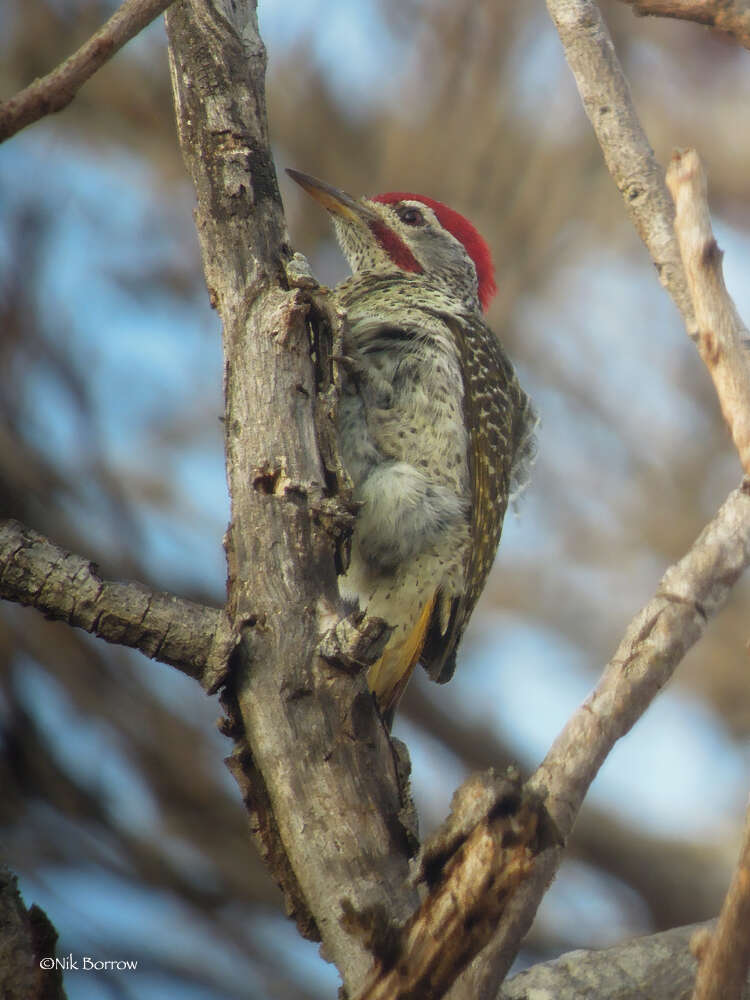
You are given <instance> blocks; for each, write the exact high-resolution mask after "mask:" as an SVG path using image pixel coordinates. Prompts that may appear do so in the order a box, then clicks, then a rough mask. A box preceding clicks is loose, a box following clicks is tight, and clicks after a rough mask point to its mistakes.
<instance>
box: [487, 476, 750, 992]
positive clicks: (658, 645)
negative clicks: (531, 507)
mask: <svg viewBox="0 0 750 1000" xmlns="http://www.w3.org/2000/svg"><path fill="white" fill-rule="evenodd" d="M748 563H750V481H748V480H745V481H744V482H743V484H742V486H741V487H740V488H739V489H737V490H734V491H733V492H732V493H730V495H729V497H728V498H727V500H726V501H725V502H724V504H723V505H722V507H721V508H720V509H719V511H718V513H717V514H716V516H715V517H714V519H713V520H712V521H711V522H710V523H709V524H708V525H707V526H706V527H705V528H704V530H703V531H702V532H701V534H700V536H699V537H698V539H697V540H696V542H695V543H694V545H693V547H692V548H691V549H690V551H689V552H688V553H687V554H686V555H685V556H684V557H683V558H682V559H681V560H680V561H679V562H678V563H676V564H675V565H673V566H671V567H670V568H669V569H668V570H667V572H666V573H665V574H664V577H663V578H662V580H661V583H660V584H659V587H658V589H657V591H656V594H655V595H654V597H653V598H652V600H651V601H650V602H649V603H648V604H647V605H646V606H645V607H644V608H643V609H642V610H641V611H640V612H639V614H638V615H636V617H635V618H634V619H633V621H632V622H631V623H630V625H629V626H628V629H627V631H626V633H625V635H624V637H623V639H622V641H621V643H620V645H619V647H618V649H617V651H616V652H615V655H614V656H613V658H612V659H611V660H610V661H609V663H608V664H607V666H606V667H605V669H604V672H603V674H602V676H601V679H600V680H599V683H598V684H597V686H596V688H595V689H594V691H593V692H592V693H591V695H589V697H588V698H587V699H586V701H585V702H584V703H583V704H582V705H581V707H580V708H579V709H578V710H577V711H576V712H575V714H574V715H573V716H572V717H571V719H570V720H569V721H568V723H567V725H566V726H565V728H564V729H563V730H562V732H561V733H560V735H559V736H558V737H557V739H556V740H555V742H554V743H553V745H552V747H551V748H550V750H549V752H548V754H547V756H546V757H545V759H544V761H543V762H542V764H541V765H540V766H539V768H538V769H537V771H536V772H535V774H534V775H532V777H531V778H530V779H529V781H528V783H527V788H528V789H529V790H530V791H531V792H532V793H534V794H536V795H538V796H540V797H541V800H542V801H543V803H544V805H545V806H546V808H547V810H548V812H549V815H550V817H551V819H552V821H553V823H554V824H555V826H556V828H557V830H558V831H559V833H560V835H561V837H562V838H563V839H567V837H568V835H569V834H570V832H571V830H572V828H573V823H574V822H575V818H576V816H577V814H578V810H579V809H580V806H581V803H582V802H583V798H584V796H585V794H586V792H587V791H588V789H589V787H590V785H591V782H592V781H593V780H594V778H595V777H596V774H597V772H598V770H599V768H600V766H601V765H602V763H603V762H604V760H605V759H606V757H607V755H608V753H609V752H610V750H611V749H612V747H613V746H614V745H615V743H616V742H617V740H619V739H620V738H621V737H622V736H624V735H625V734H626V733H627V732H628V731H629V730H630V729H631V727H632V726H633V725H634V724H635V723H636V722H637V721H638V719H639V718H640V717H641V715H643V713H644V712H645V711H646V709H647V708H648V706H649V705H650V704H651V702H652V701H653V699H654V698H655V697H656V695H657V694H658V693H659V691H660V690H661V689H662V688H663V687H664V685H665V684H666V683H667V681H668V680H669V678H670V677H671V676H672V674H673V673H674V671H675V669H676V667H677V665H678V664H679V662H680V661H681V659H682V658H683V656H684V655H685V654H686V653H687V651H688V650H689V649H690V648H691V646H693V645H694V644H695V643H696V642H697V641H698V639H699V638H700V637H701V635H702V634H703V632H704V630H705V628H706V625H707V623H708V621H709V619H710V618H712V617H713V616H714V615H715V614H716V613H717V611H718V610H719V609H720V608H721V607H722V606H723V604H724V603H725V602H726V599H727V597H728V595H729V593H730V591H731V588H732V586H733V585H734V583H735V582H736V580H737V579H738V578H739V576H740V575H741V573H742V572H743V571H744V569H745V568H746V567H747V565H748ZM562 854H563V852H562V848H561V847H553V848H551V849H549V850H548V851H546V852H544V853H543V854H542V855H541V856H540V857H539V859H538V860H537V863H536V865H535V867H534V870H533V872H532V874H531V877H530V879H529V880H528V881H527V882H526V883H524V884H523V885H522V886H521V888H520V889H519V891H518V892H517V893H516V895H515V897H513V899H512V900H511V903H510V906H509V907H508V909H507V911H506V912H505V914H504V915H503V917H502V919H501V921H500V924H499V927H498V933H497V936H496V937H495V940H494V941H493V944H492V953H491V954H489V955H488V956H487V957H486V959H483V960H480V963H479V965H478V968H477V969H475V970H472V971H473V975H474V977H475V981H476V982H477V986H476V987H475V989H474V991H473V995H474V996H477V997H494V996H496V995H497V990H498V987H499V984H500V983H501V982H502V980H503V978H504V976H505V975H506V974H507V971H508V969H509V968H510V965H511V964H512V962H513V960H514V958H515V956H516V954H517V952H518V948H519V946H520V943H521V941H522V939H523V937H524V935H525V934H526V932H527V931H528V929H529V927H530V926H531V922H532V920H533V918H534V915H535V913H536V910H537V907H538V906H539V903H540V901H541V899H542V896H543V895H544V892H545V890H546V888H547V886H548V885H549V883H550V881H551V880H552V878H553V877H554V875H555V872H556V871H557V869H558V867H559V865H560V862H561V861H562Z"/></svg>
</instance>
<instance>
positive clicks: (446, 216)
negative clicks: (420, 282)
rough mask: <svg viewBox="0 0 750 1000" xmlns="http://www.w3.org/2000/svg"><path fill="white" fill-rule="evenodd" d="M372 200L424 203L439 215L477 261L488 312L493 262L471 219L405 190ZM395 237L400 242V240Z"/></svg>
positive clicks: (482, 298)
mask: <svg viewBox="0 0 750 1000" xmlns="http://www.w3.org/2000/svg"><path fill="white" fill-rule="evenodd" d="M372 200H373V201H379V202H381V203H382V204H384V205H393V204H395V203H396V202H398V201H421V202H422V204H423V205H427V206H428V208H431V209H432V211H433V212H434V213H435V215H436V216H437V219H438V222H439V223H440V225H441V226H442V227H443V228H444V229H447V230H448V232H449V233H452V234H453V236H455V237H456V239H457V240H458V241H459V242H460V243H463V245H464V247H465V249H466V252H467V253H468V255H469V256H470V257H471V259H472V260H473V261H474V267H475V268H476V269H477V285H478V292H479V301H480V303H481V305H482V309H484V311H485V312H486V311H487V309H488V308H489V304H490V302H491V301H492V297H493V296H494V294H495V292H496V291H497V285H496V284H495V266H494V264H493V263H492V254H491V253H490V248H489V247H488V246H487V244H486V242H485V241H484V240H483V239H482V237H481V236H480V235H479V233H478V232H477V231H476V229H475V228H474V226H472V224H471V223H470V222H469V220H468V219H465V218H464V217H463V215H460V214H459V213H458V212H455V211H454V210H453V209H452V208H448V206H447V205H444V204H443V203H442V202H441V201H435V199H434V198H427V197H426V196H425V195H423V194H409V193H408V192H406V191H389V192H388V193H387V194H379V195H376V196H375V197H374V198H373V199H372ZM376 235H377V234H376ZM396 238H397V239H398V237H396ZM399 242H401V241H399ZM386 249H387V248H386ZM407 250H408V248H407ZM394 259H395V258H394ZM397 263H398V262H397ZM420 270H421V268H420Z"/></svg>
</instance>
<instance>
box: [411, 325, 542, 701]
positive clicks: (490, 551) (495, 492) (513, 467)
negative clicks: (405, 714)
mask: <svg viewBox="0 0 750 1000" xmlns="http://www.w3.org/2000/svg"><path fill="white" fill-rule="evenodd" d="M446 321H448V322H450V324H451V327H452V330H453V333H454V336H455V337H456V340H457V342H458V343H459V344H460V345H461V351H462V356H463V357H462V360H463V370H464V373H465V374H464V412H465V415H466V425H467V428H468V429H469V442H468V462H469V478H470V483H471V493H472V505H471V539H472V543H471V547H470V550H469V552H468V556H467V561H466V573H465V581H466V586H465V589H464V592H463V593H462V594H461V595H460V596H459V597H455V598H453V599H450V600H447V599H446V597H445V595H443V596H442V598H441V596H438V600H437V602H436V605H435V611H434V612H433V616H432V619H431V621H430V624H429V626H428V630H427V636H426V638H425V644H424V647H423V651H422V663H423V665H424V667H425V669H426V670H427V672H428V673H429V674H430V676H431V677H432V678H433V680H436V681H438V682H439V683H441V684H443V683H445V682H446V681H449V680H450V679H451V677H452V676H453V671H454V670H455V667H456V650H457V648H458V644H459V641H460V639H461V635H462V633H463V630H464V628H465V627H466V625H467V623H468V621H469V618H470V617H471V613H472V611H473V610H474V606H475V604H476V602H477V600H478V599H479V595H480V594H481V592H482V589H483V588H484V584H485V581H486V579H487V575H488V574H489V571H490V569H491V568H492V563H493V562H494V559H495V553H496V552H497V546H498V543H499V541H500V532H501V531H502V526H503V519H504V517H505V510H506V507H507V505H508V500H509V498H510V496H511V493H512V491H515V492H517V491H518V489H517V486H516V484H518V485H519V487H520V486H521V485H522V484H523V482H525V479H527V478H528V470H529V467H530V465H531V462H532V460H533V455H534V453H535V443H534V428H535V426H536V423H537V418H536V413H535V411H534V408H533V406H532V404H531V402H530V400H529V398H528V396H527V395H526V393H525V392H524V391H523V389H522V388H521V386H520V384H519V382H518V379H517V377H516V373H515V371H514V369H513V366H512V364H511V362H510V360H509V359H508V357H507V355H506V354H505V351H504V350H503V349H502V347H501V346H500V342H499V341H498V339H497V337H496V336H495V334H494V333H493V332H492V331H491V330H490V329H489V327H488V326H486V324H485V323H484V322H483V321H482V320H481V319H480V318H479V317H467V319H466V321H464V320H463V319H462V322H461V323H458V322H457V321H456V320H455V319H453V318H451V319H448V318H447V317H446Z"/></svg>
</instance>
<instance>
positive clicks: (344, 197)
mask: <svg viewBox="0 0 750 1000" xmlns="http://www.w3.org/2000/svg"><path fill="white" fill-rule="evenodd" d="M286 172H287V173H288V174H289V176H290V177H291V178H292V180H293V181H296V182H297V184H299V186H300V187H301V188H303V189H304V190H305V191H307V193H308V194H309V195H310V196H311V197H312V198H314V199H315V200H316V201H318V202H320V204H321V205H322V206H323V207H324V208H326V209H328V211H329V212H332V213H333V214H334V215H340V216H341V217H342V218H343V219H348V220H349V221H350V222H361V221H362V220H367V219H369V218H373V213H372V212H371V211H370V209H369V208H367V207H366V206H365V205H363V204H362V202H361V201H357V199H356V198H352V196H351V195H349V194H347V193H346V191H340V190H339V189H338V188H335V187H331V185H330V184H326V182H325V181H320V180H318V178H317V177H312V176H311V175H310V174H303V173H302V172H301V171H300V170H292V169H291V168H290V167H287V169H286Z"/></svg>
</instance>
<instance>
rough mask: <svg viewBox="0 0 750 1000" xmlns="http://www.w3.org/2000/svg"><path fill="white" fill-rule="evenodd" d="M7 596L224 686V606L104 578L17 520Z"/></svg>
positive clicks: (229, 641) (1, 558) (4, 583)
mask: <svg viewBox="0 0 750 1000" xmlns="http://www.w3.org/2000/svg"><path fill="white" fill-rule="evenodd" d="M0 597H2V598H4V599H5V600H7V601H15V602H16V603H17V604H25V605H30V606H31V607H34V608H36V609H37V610H39V611H41V612H42V614H44V615H46V617H47V618H51V619H53V620H55V621H62V622H66V623H67V624H68V625H74V626H76V627H77V628H82V629H84V630H85V631H86V632H90V633H91V634H92V635H95V636H98V637H99V638H100V639H104V640H105V641H106V642H112V643H116V644H118V645H120V646H131V647H132V648H133V649H139V650H140V651H141V652H142V653H145V654H146V656H150V657H151V658H152V659H155V660H160V661H161V662H162V663H168V664H170V665H171V666H173V667H177V668H178V670H181V671H182V672H183V673H186V674H188V675H189V676H190V677H194V678H195V679H196V680H198V681H200V683H201V684H202V685H203V687H204V688H205V689H206V690H207V691H209V692H212V691H215V690H216V689H217V688H218V687H219V686H220V685H221V684H222V682H223V680H224V677H225V676H226V671H227V660H228V659H229V654H230V653H231V651H232V649H233V647H234V645H235V639H234V636H233V634H232V630H231V627H230V624H229V619H228V617H227V615H226V613H225V612H224V611H223V610H219V609H218V608H209V607H206V606H204V605H201V604H195V603H194V602H193V601H187V600H184V599H183V598H180V597H175V596H174V595H172V594H165V593H158V592H156V591H152V590H149V589H148V588H147V587H144V586H143V585H142V584H140V583H132V582H128V583H118V582H114V581H108V580H102V578H101V577H100V576H99V575H98V573H97V569H96V566H95V565H94V564H93V563H91V562H88V561H87V560H86V559H83V558H81V556H77V555H73V554H72V553H70V552H66V551H65V550H64V549H61V548H59V547H58V546H57V545H54V544H53V543H52V542H50V541H49V540H48V539H47V538H45V537H44V536H43V535H40V534H39V533H38V532H36V531H34V530H33V529H32V528H27V527H25V526H24V525H22V524H19V522H18V521H13V520H7V521H2V522H0Z"/></svg>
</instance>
